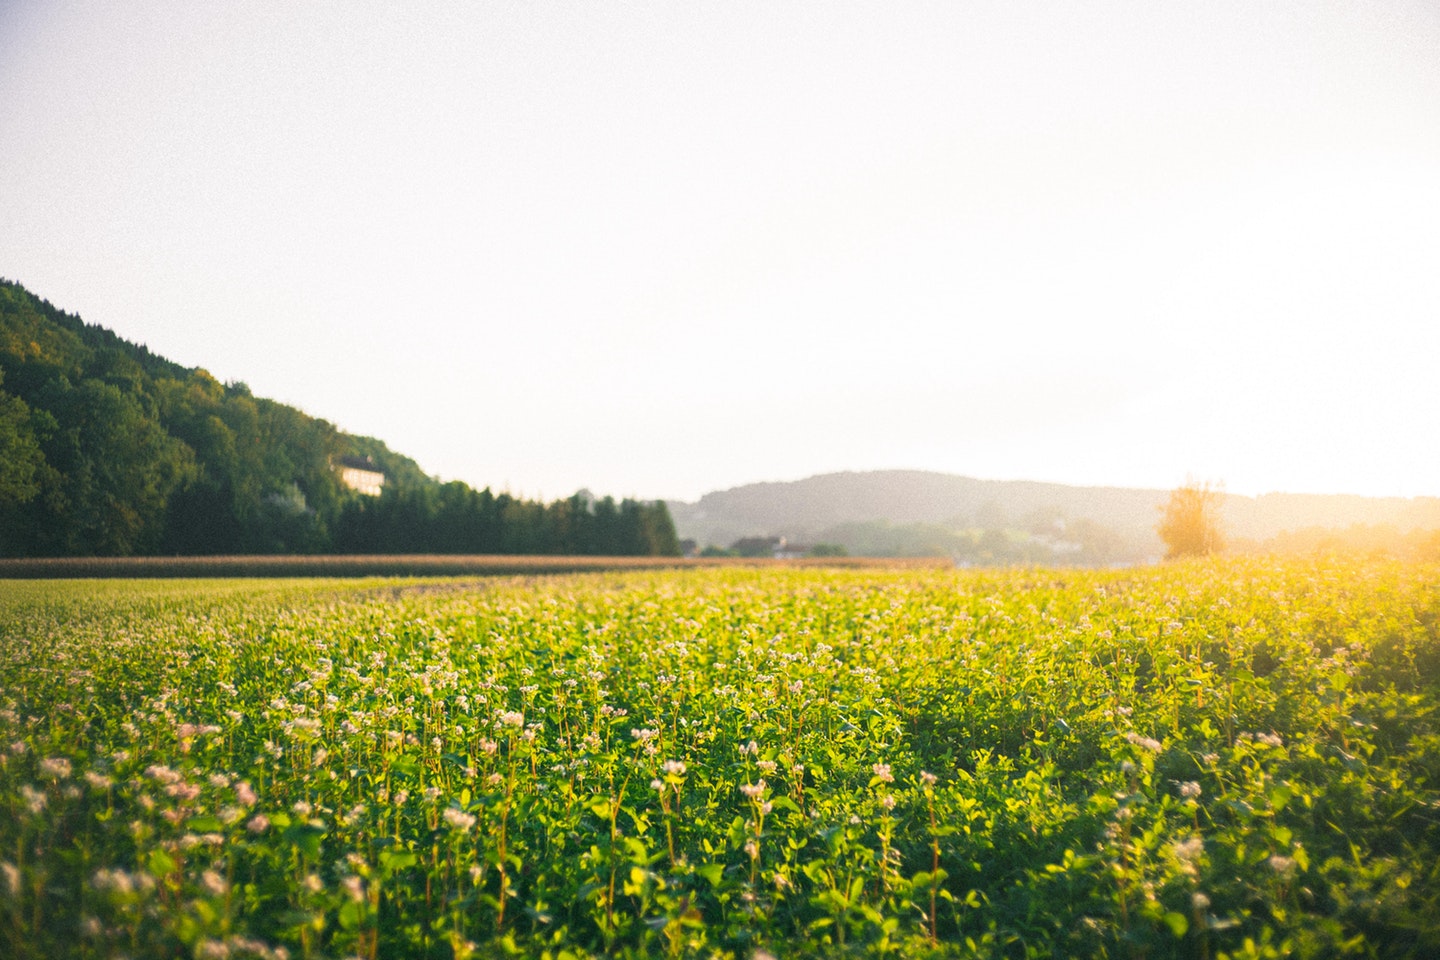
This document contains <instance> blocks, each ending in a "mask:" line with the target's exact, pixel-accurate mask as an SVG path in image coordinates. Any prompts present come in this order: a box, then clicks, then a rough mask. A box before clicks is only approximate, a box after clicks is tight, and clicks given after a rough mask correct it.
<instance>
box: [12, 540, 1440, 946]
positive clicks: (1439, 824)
mask: <svg viewBox="0 0 1440 960" xmlns="http://www.w3.org/2000/svg"><path fill="white" fill-rule="evenodd" d="M1437 706H1440V569H1437V568H1436V567H1434V566H1420V565H1414V564H1411V565H1406V564H1399V563H1390V562H1382V561H1373V562H1361V561H1355V562H1350V561H1338V560H1335V561H1313V562H1311V561H1293V560H1292V561H1284V562H1281V561H1262V560H1229V561H1209V562H1196V563H1187V564H1175V565H1169V566H1164V567H1158V568H1146V569H1135V570H1126V571H1106V572H1083V571H1073V570H1066V571H1056V570H1012V571H994V572H959V571H941V570H894V571H886V570H874V569H866V570H814V569H807V570H735V569H730V570H690V571H669V572H653V571H652V572H645V571H639V572H636V571H627V572H616V573H590V574H584V575H569V576H554V577H535V578H528V579H521V578H514V579H498V578H497V579H491V580H469V581H456V580H448V581H447V580H427V581H419V580H384V581H382V580H366V581H348V582H347V581H338V580H329V581H281V580H268V581H267V580H228V581H193V580H192V581H145V582H140V581H107V582H103V583H101V582H93V581H92V582H82V581H56V582H19V581H9V582H0V954H3V955H4V956H7V957H14V958H29V957H35V958H41V957H44V958H51V957H130V958H136V960H139V958H148V957H176V956H185V957H195V958H204V960H209V958H223V957H235V958H250V957H253V958H267V960H269V958H282V957H288V958H311V957H314V958H321V957H324V958H348V957H364V958H412V957H413V958H422V957H423V958H432V957H433V958H449V957H462V958H463V957H495V956H507V955H516V956H525V957H536V958H541V957H548V958H553V960H559V958H580V957H598V956H622V957H652V956H654V957H707V958H708V957H721V958H723V957H729V958H735V960H751V958H765V957H767V956H768V957H779V958H787V957H831V956H867V957H868V956H896V957H987V958H988V957H995V958H1001V957H1004V958H1023V957H1037V958H1038V957H1050V956H1082V957H1091V956H1093V957H1127V958H1128V957H1137V958H1138V957H1150V958H1160V957H1196V958H1216V960H1220V958H1224V957H1235V958H1239V957H1282V956H1297V957H1302V956H1303V957H1311V956H1314V957H1334V956H1351V955H1353V956H1361V957H1399V956H1415V957H1425V956H1431V957H1433V956H1440V903H1437V900H1440V713H1437Z"/></svg>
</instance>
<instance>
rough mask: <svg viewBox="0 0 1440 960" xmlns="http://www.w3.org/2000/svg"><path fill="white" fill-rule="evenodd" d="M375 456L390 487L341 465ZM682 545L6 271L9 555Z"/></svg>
mask: <svg viewBox="0 0 1440 960" xmlns="http://www.w3.org/2000/svg"><path fill="white" fill-rule="evenodd" d="M346 456H357V457H366V458H369V460H370V461H371V462H372V463H374V464H375V465H376V466H377V467H379V469H380V471H381V472H383V473H384V474H385V476H386V485H385V488H384V494H383V496H381V497H379V498H371V497H365V496H361V495H359V494H357V493H355V492H353V491H351V490H349V489H347V488H346V487H345V486H344V485H343V484H342V483H341V482H340V478H339V476H338V474H337V472H336V469H335V464H336V463H337V461H338V460H339V459H340V458H342V457H346ZM329 551H336V552H364V553H396V552H411V553H584V554H617V555H633V554H674V553H676V552H678V545H677V542H676V538H675V532H674V526H673V524H672V523H671V520H670V515H669V512H668V510H667V509H666V507H665V505H664V504H663V503H640V502H636V501H632V500H626V501H624V502H623V503H620V504H618V505H617V504H616V503H614V501H613V500H610V499H608V498H607V499H602V500H600V501H598V502H593V503H592V502H590V501H589V500H587V499H581V498H571V499H570V500H562V501H557V502H555V503H551V504H542V503H535V502H531V501H526V500H521V499H517V498H514V497H511V496H510V495H509V494H504V493H502V494H499V495H494V494H491V493H490V491H489V490H488V489H487V490H481V491H475V490H472V489H471V488H470V487H468V486H466V485H465V484H463V483H459V482H452V483H448V484H441V483H439V482H438V481H436V480H433V479H432V478H430V477H427V476H426V475H425V474H424V472H423V471H422V470H421V469H420V468H419V466H417V465H416V464H415V462H414V461H413V460H410V459H408V458H406V457H403V456H400V455H399V454H396V453H394V452H393V451H391V450H389V449H388V448H387V447H386V446H385V445H384V444H383V443H381V442H380V441H378V440H375V439H372V438H369V437H356V436H351V435H348V434H345V433H343V432H341V431H340V430H338V429H336V427H335V426H334V425H333V424H331V423H329V422H327V421H325V420H320V419H317V418H315V417H311V416H307V415H306V414H304V413H302V412H300V411H299V410H296V409H295V408H293V407H288V406H286V405H284V404H281V403H275V402H273V401H271V400H266V399H263V398H260V397H255V396H252V395H251V393H250V391H249V389H248V388H247V387H246V386H245V385H244V384H242V383H232V384H225V385H222V384H220V383H219V382H217V381H216V380H215V379H214V378H213V377H212V376H210V375H209V374H208V373H206V372H205V371H204V370H201V369H195V370H187V369H185V368H183V367H180V366H178V365H177V364H174V363H171V362H170V361H168V360H164V359H162V358H160V357H157V356H155V355H154V354H152V353H150V351H148V350H147V349H146V348H144V347H142V346H137V345H135V344H132V343H128V342H126V341H124V340H122V339H120V338H119V337H117V336H115V334H113V333H111V332H110V331H109V330H106V329H104V328H103V327H97V326H93V325H89V324H86V323H83V322H82V321H81V320H80V319H79V318H78V317H74V316H71V315H69V314H66V313H64V312H62V311H60V310H57V309H55V308H54V307H52V306H51V305H50V304H49V303H46V302H45V301H43V300H39V299H37V298H36V297H34V296H32V295H31V294H30V293H28V292H26V291H25V290H24V289H23V288H21V287H20V286H18V285H16V284H13V283H7V282H4V281H0V556H74V555H94V556H126V555H131V554H157V553H158V554H228V553H290V552H301V553H323V552H329Z"/></svg>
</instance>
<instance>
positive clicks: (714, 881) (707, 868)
mask: <svg viewBox="0 0 1440 960" xmlns="http://www.w3.org/2000/svg"><path fill="white" fill-rule="evenodd" d="M695 873H696V875H697V876H701V877H704V878H705V879H706V880H708V881H709V882H710V886H712V887H718V886H720V880H721V878H722V877H724V876H725V865H724V864H723V863H707V864H705V865H704V866H703V867H698V868H696V870H695Z"/></svg>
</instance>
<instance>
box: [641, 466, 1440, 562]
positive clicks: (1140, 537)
mask: <svg viewBox="0 0 1440 960" xmlns="http://www.w3.org/2000/svg"><path fill="white" fill-rule="evenodd" d="M1169 495H1170V491H1168V490H1158V489H1143V488H1128V487H1080V486H1070V485H1067V484H1059V483H1041V482H1036V481H1028V480H979V479H975V478H973V477H965V476H959V475H955V474H946V473H937V472H931V471H923V470H877V471H868V472H846V473H828V474H820V475H817V476H813V477H807V478H805V479H803V480H795V481H788V482H778V483H752V484H746V485H744V486H739V487H734V488H731V489H729V490H719V491H715V492H712V493H707V494H705V495H704V496H702V497H701V498H700V499H699V500H698V501H696V502H694V503H685V502H678V501H671V502H670V504H669V506H670V512H671V515H672V517H673V518H674V520H675V526H676V531H677V533H678V534H679V536H680V537H681V538H684V539H692V540H695V541H696V542H697V543H698V544H699V545H700V546H705V545H716V546H723V545H726V544H729V543H732V542H734V541H735V540H738V539H740V538H741V537H753V536H776V537H785V538H786V539H787V540H790V541H793V542H801V543H816V542H843V536H844V535H845V534H846V533H847V531H848V533H849V535H851V536H855V535H856V528H857V526H865V525H870V526H871V527H874V526H876V525H881V526H884V525H889V526H892V527H912V528H937V529H946V530H966V529H969V530H983V529H997V528H1018V529H1028V530H1053V531H1054V533H1053V536H1054V537H1055V538H1059V539H1063V537H1064V536H1065V531H1066V530H1067V529H1069V528H1071V527H1072V526H1075V525H1076V524H1079V523H1083V524H1088V525H1094V526H1098V527H1102V528H1105V529H1106V530H1108V531H1110V532H1111V533H1113V535H1114V536H1115V537H1116V538H1118V541H1119V543H1118V544H1117V545H1116V549H1119V550H1121V552H1122V553H1123V554H1124V558H1125V559H1132V560H1133V559H1145V558H1151V557H1158V556H1159V555H1160V554H1161V553H1162V552H1163V547H1162V545H1161V543H1160V540H1159V538H1158V536H1157V535H1156V533H1155V524H1156V522H1157V520H1158V519H1159V515H1160V508H1161V506H1162V505H1163V504H1164V503H1165V501H1166V499H1167V498H1168V497H1169ZM1223 520H1224V524H1225V528H1226V530H1227V532H1228V533H1229V535H1230V536H1232V537H1235V538H1244V539H1249V540H1256V541H1263V540H1266V539H1269V538H1271V537H1274V536H1276V535H1278V534H1281V533H1283V532H1286V531H1294V530H1300V529H1305V528H1309V527H1333V528H1343V527H1349V526H1351V525H1354V524H1369V525H1391V526H1394V527H1396V528H1397V529H1398V530H1401V531H1407V530H1413V529H1428V528H1433V527H1440V498H1436V497H1417V498H1404V497H1362V496H1353V495H1348V494H1337V495H1324V494H1287V493H1269V494H1264V495H1262V496H1259V497H1246V496H1240V495H1237V494H1227V495H1225V497H1224V510H1223Z"/></svg>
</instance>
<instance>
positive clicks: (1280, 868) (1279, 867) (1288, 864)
mask: <svg viewBox="0 0 1440 960" xmlns="http://www.w3.org/2000/svg"><path fill="white" fill-rule="evenodd" d="M1265 862H1266V863H1268V864H1269V865H1270V869H1271V870H1274V871H1275V872H1276V873H1279V874H1286V873H1289V872H1290V871H1291V870H1294V869H1295V860H1294V858H1293V857H1286V856H1282V855H1281V854H1278V853H1276V854H1272V855H1271V856H1270V859H1269V860H1266V861H1265Z"/></svg>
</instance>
